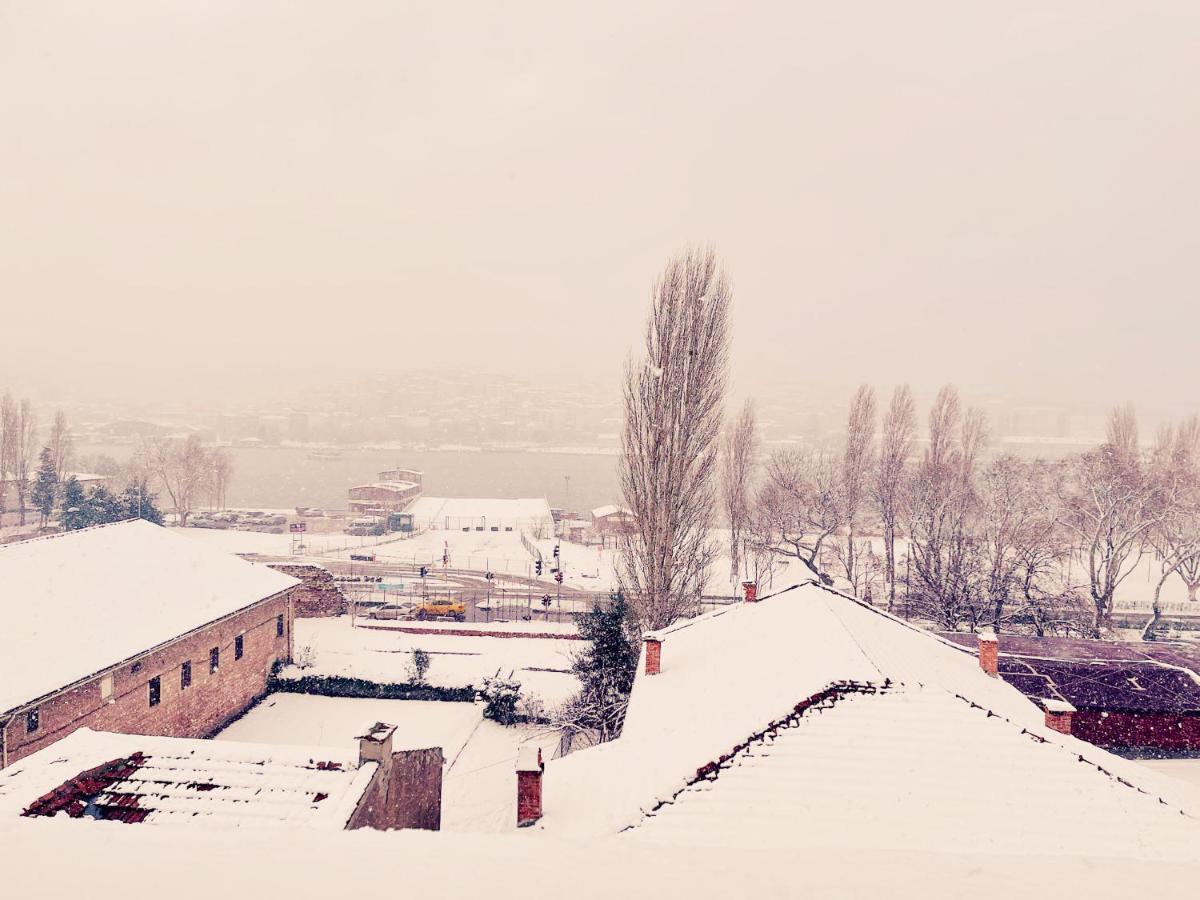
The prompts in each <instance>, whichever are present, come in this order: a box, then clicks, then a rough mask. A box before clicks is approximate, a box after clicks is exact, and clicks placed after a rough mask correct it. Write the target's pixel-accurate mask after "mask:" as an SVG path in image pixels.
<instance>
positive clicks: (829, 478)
mask: <svg viewBox="0 0 1200 900" xmlns="http://www.w3.org/2000/svg"><path fill="white" fill-rule="evenodd" d="M840 491H841V473H840V470H839V466H838V463H837V461H835V460H834V459H833V458H832V457H830V456H829V455H828V454H825V453H818V452H803V451H798V450H778V451H776V452H775V453H773V454H771V457H770V459H769V460H768V461H767V476H766V480H765V482H764V484H763V486H762V487H761V488H760V489H759V492H758V495H757V497H756V498H755V504H754V519H755V524H754V528H753V539H754V541H755V542H756V545H757V546H758V548H759V549H761V550H764V551H768V552H770V553H773V554H776V555H779V556H788V557H794V558H796V559H798V560H800V561H801V562H802V563H804V565H805V566H807V567H808V569H809V570H810V571H811V572H812V573H813V574H814V575H816V576H817V577H818V578H820V579H821V580H822V581H826V582H828V581H829V580H830V579H829V577H828V576H827V575H826V574H825V573H824V571H823V570H822V562H821V560H822V552H823V550H824V549H825V546H826V542H827V541H829V540H830V538H832V537H833V536H834V535H836V534H837V533H838V531H839V530H840V529H841V527H842V521H843V520H842V511H843V509H844V508H845V506H844V504H843V502H842V499H841V495H840Z"/></svg>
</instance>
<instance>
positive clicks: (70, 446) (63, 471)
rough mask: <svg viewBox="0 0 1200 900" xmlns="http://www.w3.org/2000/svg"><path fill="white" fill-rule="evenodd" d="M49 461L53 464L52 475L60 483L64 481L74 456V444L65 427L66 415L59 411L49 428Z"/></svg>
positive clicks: (69, 430) (68, 428)
mask: <svg viewBox="0 0 1200 900" xmlns="http://www.w3.org/2000/svg"><path fill="white" fill-rule="evenodd" d="M47 446H49V448H50V459H51V461H52V462H53V463H54V474H55V475H56V476H57V478H58V480H59V481H60V482H62V481H66V476H67V471H68V470H69V469H70V467H71V464H72V461H73V459H72V458H73V457H74V455H75V443H74V439H73V438H72V437H71V429H70V427H69V426H68V425H67V415H66V413H64V412H63V411H62V410H61V409H60V410H59V411H58V412H56V413H55V414H54V424H53V425H52V426H51V428H50V439H49V441H48V442H47Z"/></svg>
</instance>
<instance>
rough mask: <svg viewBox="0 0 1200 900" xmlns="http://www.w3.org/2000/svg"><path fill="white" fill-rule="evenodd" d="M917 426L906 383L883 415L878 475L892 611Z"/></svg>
mask: <svg viewBox="0 0 1200 900" xmlns="http://www.w3.org/2000/svg"><path fill="white" fill-rule="evenodd" d="M916 428H917V409H916V404H915V403H913V396H912V391H911V390H910V389H909V387H908V385H906V384H903V385H900V386H899V387H897V388H896V389H895V391H893V393H892V401H891V403H890V404H889V405H888V410H887V413H885V414H884V417H883V438H882V441H881V443H880V448H879V470H878V472H877V473H876V476H875V504H876V507H877V509H878V510H879V518H880V521H881V523H882V525H883V556H884V559H883V576H884V583H885V587H886V589H887V595H888V610H889V611H890V610H891V609H892V608H893V607H894V606H895V604H896V526H897V523H898V522H899V521H900V511H901V504H902V502H903V491H904V484H905V477H906V466H907V463H908V457H909V455H910V454H911V453H912V442H913V434H914V432H915V431H916Z"/></svg>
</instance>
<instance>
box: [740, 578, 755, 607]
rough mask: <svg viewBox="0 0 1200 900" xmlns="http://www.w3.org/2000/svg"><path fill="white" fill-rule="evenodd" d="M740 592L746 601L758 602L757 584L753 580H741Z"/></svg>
mask: <svg viewBox="0 0 1200 900" xmlns="http://www.w3.org/2000/svg"><path fill="white" fill-rule="evenodd" d="M742 592H743V593H744V595H745V598H746V602H747V603H757V602H758V584H757V583H756V582H753V581H743V582H742Z"/></svg>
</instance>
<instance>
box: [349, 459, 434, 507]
mask: <svg viewBox="0 0 1200 900" xmlns="http://www.w3.org/2000/svg"><path fill="white" fill-rule="evenodd" d="M423 478H424V476H423V475H422V473H420V472H417V471H414V470H412V469H388V470H387V471H385V472H380V473H379V480H378V481H373V482H371V483H370V484H358V485H355V486H354V487H352V488H350V491H349V509H350V512H352V513H359V514H363V515H367V514H374V515H385V514H387V513H394V512H400V511H401V510H403V509H404V508H405V507H406V506H408V504H409V503H411V502H412V501H413V500H414V499H415V498H417V497H419V496H421V483H422V479H423Z"/></svg>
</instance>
